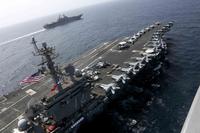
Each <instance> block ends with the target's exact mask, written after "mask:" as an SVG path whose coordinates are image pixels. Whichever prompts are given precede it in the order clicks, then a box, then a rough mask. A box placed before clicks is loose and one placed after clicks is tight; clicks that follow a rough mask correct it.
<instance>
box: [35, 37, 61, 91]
mask: <svg viewBox="0 0 200 133" xmlns="http://www.w3.org/2000/svg"><path fill="white" fill-rule="evenodd" d="M32 44H33V46H34V49H35V53H34V55H35V56H42V58H43V60H42V63H41V64H39V65H44V64H46V65H47V67H48V69H49V71H50V74H51V76H52V79H53V81H54V82H55V84H56V85H57V88H58V91H61V90H62V85H61V83H60V78H59V76H58V73H57V71H56V68H55V66H54V64H55V63H54V62H53V59H55V58H56V54H55V48H53V47H48V46H47V43H46V42H43V43H42V48H40V49H39V48H38V46H37V42H36V41H35V38H34V37H33V38H32ZM44 59H45V60H44Z"/></svg>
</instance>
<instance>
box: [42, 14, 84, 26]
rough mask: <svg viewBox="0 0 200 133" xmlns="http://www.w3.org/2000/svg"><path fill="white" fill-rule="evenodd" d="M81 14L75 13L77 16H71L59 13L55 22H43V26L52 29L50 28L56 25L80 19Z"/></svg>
mask: <svg viewBox="0 0 200 133" xmlns="http://www.w3.org/2000/svg"><path fill="white" fill-rule="evenodd" d="M82 16H83V14H80V15H77V16H72V17H68V16H65V15H62V16H61V15H60V16H59V18H58V20H57V21H56V22H52V23H50V24H45V25H44V26H43V27H44V28H45V29H52V28H55V27H57V26H61V25H65V24H68V23H71V22H74V21H77V20H80V19H81V17H82Z"/></svg>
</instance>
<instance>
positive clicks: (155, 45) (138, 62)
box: [88, 22, 172, 94]
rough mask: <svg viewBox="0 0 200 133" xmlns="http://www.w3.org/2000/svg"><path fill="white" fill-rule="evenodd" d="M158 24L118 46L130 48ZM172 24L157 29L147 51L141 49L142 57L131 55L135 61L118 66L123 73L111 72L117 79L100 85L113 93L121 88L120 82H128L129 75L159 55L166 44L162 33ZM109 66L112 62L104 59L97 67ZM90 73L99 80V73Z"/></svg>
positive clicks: (112, 76)
mask: <svg viewBox="0 0 200 133" xmlns="http://www.w3.org/2000/svg"><path fill="white" fill-rule="evenodd" d="M156 25H160V23H159V22H157V23H155V24H154V25H150V26H149V27H147V28H145V29H142V30H141V31H139V32H138V33H137V34H134V35H133V36H132V37H131V38H130V39H129V40H128V41H122V42H120V43H119V44H118V48H119V49H120V50H122V49H125V48H129V47H130V44H134V43H135V42H136V41H137V40H138V39H139V38H140V37H141V36H142V35H143V34H144V33H146V32H147V31H149V30H151V29H153V28H155V26H156ZM171 26H172V23H169V24H168V25H166V26H164V27H163V28H162V30H158V31H156V32H155V33H154V34H153V36H152V38H151V40H150V41H149V42H147V43H146V44H144V49H145V51H141V55H142V57H131V59H132V60H133V61H128V62H124V64H125V65H126V66H127V67H119V66H118V67H117V68H116V70H118V71H121V72H122V74H120V75H115V74H111V75H110V76H111V78H112V79H113V80H114V81H115V82H112V83H109V84H103V83H102V84H98V86H99V87H100V88H102V89H104V90H105V91H106V92H108V91H111V93H112V94H115V91H116V90H118V89H120V87H119V85H118V83H120V82H121V83H122V84H126V82H127V81H128V80H130V77H129V76H128V75H130V74H131V75H136V74H137V73H138V72H139V71H140V70H141V69H142V68H143V67H144V66H145V65H146V63H148V62H149V61H150V60H151V59H152V58H153V57H155V56H157V55H158V54H159V53H160V51H161V49H163V48H165V47H166V45H165V44H164V42H162V39H161V35H162V33H163V32H164V31H167V30H169V28H170V27H171ZM108 66H111V64H110V63H108V62H104V61H99V62H98V63H97V64H96V66H95V67H96V68H98V69H102V68H106V67H108ZM160 67H161V66H160V65H159V66H158V67H157V68H155V70H157V69H158V68H160ZM88 72H89V73H90V76H91V77H93V80H94V77H96V78H95V80H98V79H99V78H97V77H98V73H97V72H96V73H92V72H91V71H88Z"/></svg>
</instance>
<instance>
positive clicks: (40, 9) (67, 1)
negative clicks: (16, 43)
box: [0, 0, 110, 27]
mask: <svg viewBox="0 0 200 133" xmlns="http://www.w3.org/2000/svg"><path fill="white" fill-rule="evenodd" d="M107 1H110V0H0V27H4V26H8V25H12V24H15V23H19V22H23V21H27V20H31V19H34V18H37V17H41V16H46V15H50V14H53V13H55V12H60V11H67V10H70V9H75V8H79V7H82V6H88V5H93V4H97V3H102V2H107Z"/></svg>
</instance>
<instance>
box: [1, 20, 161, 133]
mask: <svg viewBox="0 0 200 133" xmlns="http://www.w3.org/2000/svg"><path fill="white" fill-rule="evenodd" d="M162 26H163V25H162V24H161V25H159V26H156V27H155V28H153V29H151V30H150V31H147V32H146V33H144V34H143V35H142V36H141V37H140V38H139V39H138V40H137V41H136V42H135V43H134V45H133V44H130V46H131V47H130V48H129V49H126V50H117V48H116V47H117V44H118V43H119V42H121V41H123V40H127V39H128V37H124V38H121V39H117V40H114V41H112V42H107V43H104V44H103V45H101V46H98V47H96V48H95V49H93V50H91V51H90V52H86V53H85V54H83V55H82V56H81V57H79V58H78V59H76V60H75V61H73V62H71V63H73V64H74V65H75V67H76V68H78V69H80V70H81V69H84V68H85V67H91V66H93V65H95V64H96V63H97V62H98V61H99V60H103V61H107V62H109V63H110V64H118V65H119V66H120V67H122V66H124V62H126V61H127V62H128V61H130V58H131V57H139V56H140V54H139V53H140V52H141V51H144V44H145V43H147V42H148V41H149V40H150V39H151V37H152V35H153V33H155V32H156V31H157V30H159V29H161V28H162ZM109 71H111V69H110V68H106V69H103V70H101V73H100V75H99V77H100V78H101V80H100V81H98V83H101V84H107V83H112V82H114V81H113V79H112V78H111V77H110V76H109V75H108V72H109ZM113 73H114V74H118V71H113V72H112V74H113ZM52 86H53V81H52V80H51V78H50V77H48V76H47V77H44V78H43V79H42V80H41V81H40V82H39V83H37V84H32V85H28V86H26V87H23V88H22V89H20V90H18V91H16V92H13V93H10V94H9V95H7V96H4V97H1V98H0V132H2V133H10V132H13V129H14V128H16V126H17V121H18V119H19V117H21V116H22V115H23V114H24V110H25V108H26V107H27V103H28V101H29V100H30V99H34V100H39V99H41V98H42V97H43V96H44V95H48V94H49V93H50V88H52ZM28 92H29V93H28ZM34 100H33V102H34Z"/></svg>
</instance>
